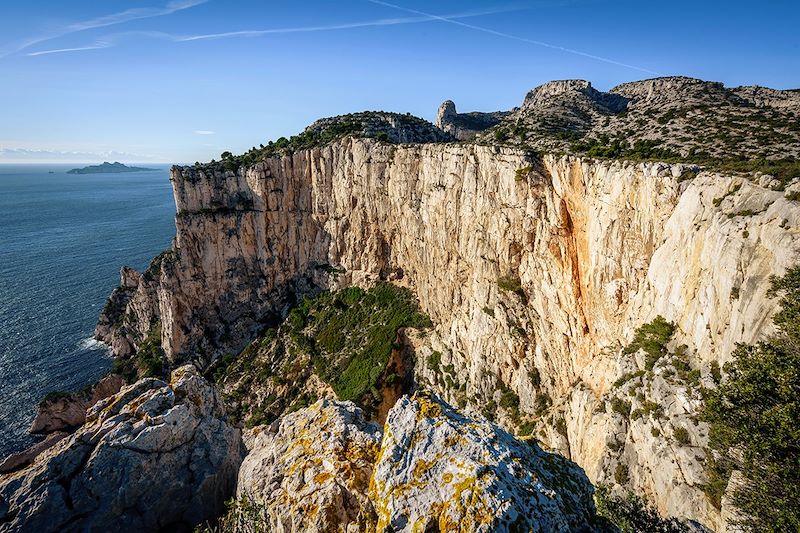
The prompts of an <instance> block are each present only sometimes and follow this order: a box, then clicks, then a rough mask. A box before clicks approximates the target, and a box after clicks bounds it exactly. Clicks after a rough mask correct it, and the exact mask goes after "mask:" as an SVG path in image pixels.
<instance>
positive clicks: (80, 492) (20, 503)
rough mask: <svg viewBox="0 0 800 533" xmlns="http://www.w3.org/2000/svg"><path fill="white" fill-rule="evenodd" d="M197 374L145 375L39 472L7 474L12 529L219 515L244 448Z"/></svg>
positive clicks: (1, 516) (3, 521)
mask: <svg viewBox="0 0 800 533" xmlns="http://www.w3.org/2000/svg"><path fill="white" fill-rule="evenodd" d="M224 415H225V411H224V408H223V405H222V402H221V400H220V398H219V396H218V394H217V393H216V391H215V390H214V389H213V388H212V387H211V386H210V385H209V384H208V383H207V382H206V381H205V380H203V379H202V378H201V377H199V375H198V374H197V373H196V371H195V370H194V367H192V366H184V367H181V368H179V369H177V370H175V371H174V372H173V374H172V380H171V382H170V383H169V384H168V383H165V382H163V381H160V380H157V379H143V380H140V381H138V382H137V383H135V384H133V385H130V386H128V387H125V388H123V389H122V390H121V391H120V392H119V393H118V394H116V395H114V396H111V397H110V398H107V399H105V400H103V401H101V402H99V403H98V404H96V405H95V406H93V407H92V408H91V409H90V410H89V412H88V414H87V422H86V424H85V425H84V426H83V427H81V428H80V429H79V430H78V431H76V432H75V433H73V434H72V435H71V436H69V437H67V438H65V439H63V440H61V441H60V442H58V443H57V444H56V445H55V446H53V447H52V448H50V449H49V450H47V451H46V452H44V453H42V454H41V455H40V456H39V457H37V458H36V460H35V461H34V462H33V464H31V465H30V466H29V467H27V468H25V469H23V470H20V471H17V472H14V473H12V474H7V475H3V476H0V529H2V530H3V531H37V532H47V531H72V530H81V531H84V530H91V531H154V530H161V529H169V530H173V531H182V530H190V529H191V528H192V526H194V525H195V524H198V523H200V522H202V521H204V520H207V519H210V518H213V517H215V516H217V515H218V514H219V513H220V512H221V511H222V510H223V503H224V501H225V499H226V498H228V497H230V496H231V495H232V493H233V490H234V487H235V484H236V474H237V470H238V468H239V465H240V463H241V460H242V456H243V452H244V446H243V444H242V441H241V436H240V434H239V431H238V430H237V429H234V428H233V427H231V426H229V425H228V424H227V423H226V422H225V419H224Z"/></svg>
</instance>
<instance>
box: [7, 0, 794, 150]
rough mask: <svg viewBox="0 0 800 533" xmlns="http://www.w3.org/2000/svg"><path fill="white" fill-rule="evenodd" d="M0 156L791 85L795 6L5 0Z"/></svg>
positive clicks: (252, 140)
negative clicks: (622, 90)
mask: <svg viewBox="0 0 800 533" xmlns="http://www.w3.org/2000/svg"><path fill="white" fill-rule="evenodd" d="M0 12H1V13H2V16H0V101H2V108H1V109H2V112H1V113H0V162H17V161H30V162H43V161H51V162H55V161H76V162H77V161H81V162H97V161H101V160H103V159H118V160H121V161H125V162H147V161H150V162H167V163H186V162H194V161H195V160H201V161H202V160H208V159H211V158H213V157H218V155H219V154H220V153H221V152H222V151H224V150H231V151H233V152H242V151H244V150H246V149H247V148H249V147H250V146H253V145H258V144H260V143H263V142H266V141H267V140H269V139H275V138H277V137H280V136H282V135H286V136H288V135H291V134H294V133H297V132H299V131H301V130H302V128H303V127H304V126H306V125H307V124H308V123H310V122H311V121H313V120H314V119H316V118H319V117H322V116H330V115H336V114H341V113H346V112H351V111H360V110H365V109H383V110H387V111H399V112H407V111H408V112H411V113H413V114H415V115H419V116H422V117H424V118H427V119H429V120H432V119H433V118H434V116H435V112H436V108H437V107H438V106H439V104H440V103H441V102H442V101H443V100H445V99H448V98H449V99H452V100H454V101H455V102H456V105H457V107H458V109H459V110H460V111H468V110H482V111H491V110H497V109H510V108H511V107H513V106H515V105H518V104H519V103H520V102H521V101H522V99H523V97H524V95H525V93H526V92H527V91H528V90H529V89H531V88H532V87H534V86H536V85H538V84H540V83H543V82H545V81H548V80H552V79H565V78H583V79H588V80H590V81H592V83H593V84H594V85H595V87H597V88H599V89H609V88H611V87H613V86H614V85H616V84H618V83H621V82H625V81H631V80H636V79H643V78H649V77H654V76H657V75H674V74H682V75H688V76H694V77H698V78H703V79H708V80H717V81H722V82H724V83H725V84H726V85H728V86H736V85H748V84H758V85H766V86H770V87H775V88H779V89H788V88H797V87H800V32H798V30H797V28H798V23H800V7H797V6H796V5H795V2H790V1H774V2H769V1H766V2H758V3H756V2H751V1H748V2H743V1H698V0H692V1H682V0H678V1H658V2H650V1H646V0H638V1H633V0H630V1H601V0H595V1H593V0H574V1H570V0H562V1H547V0H541V1H514V0H510V1H509V2H488V1H475V2H464V1H461V2H456V1H442V2H431V1H428V2H422V1H420V0H387V1H386V2H384V1H383V0H339V1H335V2H333V1H329V2H322V1H296V2H263V1H261V2H259V1H252V2H250V1H235V0H206V1H203V0H177V1H172V2H170V1H169V0H140V1H136V0H128V1H120V0H105V1H103V2H80V1H73V2H63V1H61V0H58V1H56V0H51V1H43V0H27V1H24V2H23V1H19V2H12V1H4V2H3V6H2V8H0Z"/></svg>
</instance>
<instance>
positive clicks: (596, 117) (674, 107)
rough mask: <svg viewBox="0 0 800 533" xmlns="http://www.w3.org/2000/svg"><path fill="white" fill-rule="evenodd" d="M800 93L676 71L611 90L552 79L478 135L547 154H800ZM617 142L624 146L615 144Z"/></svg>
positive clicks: (704, 157)
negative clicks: (799, 118) (734, 84)
mask: <svg viewBox="0 0 800 533" xmlns="http://www.w3.org/2000/svg"><path fill="white" fill-rule="evenodd" d="M798 113H800V93H798V91H796V90H795V91H791V90H790V91H779V90H775V89H768V88H765V87H737V88H727V87H724V86H723V84H721V83H719V82H709V81H703V80H699V79H695V78H688V77H685V76H669V77H663V78H654V79H649V80H641V81H634V82H630V83H623V84H621V85H618V86H617V87H614V88H613V89H611V90H610V91H608V92H603V91H598V90H597V89H595V88H594V87H592V84H591V83H590V82H588V81H585V80H560V81H552V82H548V83H545V84H543V85H541V86H539V87H536V88H535V89H533V90H532V91H530V92H529V93H528V95H527V96H526V98H525V101H524V102H523V104H522V106H520V107H519V108H518V109H516V110H514V111H513V112H512V113H510V114H509V115H508V116H506V117H504V118H503V120H502V121H501V122H500V123H499V124H497V125H496V126H494V127H492V128H490V129H489V130H487V131H485V132H483V133H479V134H478V136H477V138H478V140H479V141H483V142H496V141H497V140H501V141H502V142H503V143H504V144H515V145H518V146H520V147H523V148H528V149H535V150H538V151H541V152H556V153H560V152H572V153H585V152H588V151H590V150H591V148H592V147H595V150H596V151H597V152H598V153H601V154H604V155H606V156H607V157H617V158H626V157H628V154H630V156H629V157H631V158H636V159H640V158H647V159H654V158H670V159H677V158H679V157H683V158H686V159H687V160H689V161H697V162H708V161H709V160H714V159H718V160H723V161H724V160H727V161H732V162H737V161H738V162H741V161H742V160H746V159H750V160H757V159H762V158H765V157H766V158H769V159H772V160H780V159H786V158H796V157H798V155H800V130H798V129H797V128H796V127H795V126H794V124H796V122H797V116H798ZM615 141H616V143H617V144H615Z"/></svg>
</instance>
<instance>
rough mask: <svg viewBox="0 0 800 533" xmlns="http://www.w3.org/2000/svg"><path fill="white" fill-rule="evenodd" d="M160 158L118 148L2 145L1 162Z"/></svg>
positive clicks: (131, 160) (66, 161) (133, 160)
mask: <svg viewBox="0 0 800 533" xmlns="http://www.w3.org/2000/svg"><path fill="white" fill-rule="evenodd" d="M158 160H159V158H158V157H155V156H152V155H143V154H134V153H128V152H119V151H116V150H109V151H101V152H93V151H81V150H75V151H73V150H39V149H31V148H2V147H0V162H3V163H34V162H51V163H59V162H62V163H72V162H80V163H85V162H89V161H126V162H145V161H158Z"/></svg>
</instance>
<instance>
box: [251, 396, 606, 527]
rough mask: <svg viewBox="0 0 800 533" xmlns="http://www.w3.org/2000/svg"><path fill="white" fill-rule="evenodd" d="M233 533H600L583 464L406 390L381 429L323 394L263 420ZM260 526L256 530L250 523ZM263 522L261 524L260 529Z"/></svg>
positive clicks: (349, 404)
mask: <svg viewBox="0 0 800 533" xmlns="http://www.w3.org/2000/svg"><path fill="white" fill-rule="evenodd" d="M254 433H255V436H254V437H253V439H252V440H250V453H249V455H248V456H247V458H246V459H245V461H244V463H243V464H242V468H241V470H240V472H239V481H238V489H237V494H238V496H239V498H240V500H241V499H243V498H249V499H250V500H251V501H253V502H254V503H255V504H256V508H257V509H259V510H260V511H259V516H258V519H259V520H260V522H259V524H258V525H257V526H256V525H255V524H253V523H252V520H253V517H252V516H251V515H248V514H247V513H246V512H245V513H242V514H241V515H240V516H239V517H238V520H236V531H252V530H263V529H264V528H266V531H281V532H285V533H289V532H301V531H302V532H323V531H324V532H328V531H337V532H342V533H345V532H346V533H359V532H367V531H369V532H373V531H382V532H386V531H394V532H395V533H400V532H412V531H414V532H416V531H464V532H466V531H469V532H481V531H482V532H489V531H491V532H510V531H548V532H562V531H563V532H567V531H592V530H593V528H595V525H596V524H597V518H596V516H595V508H594V503H593V500H592V493H593V488H592V485H591V484H590V483H589V480H588V478H587V477H586V475H585V474H584V473H583V470H582V469H581V468H580V467H578V466H577V465H576V464H575V463H573V462H571V461H569V460H567V459H565V458H564V457H561V456H559V455H557V454H552V453H547V452H545V451H543V450H542V449H541V448H540V447H539V446H538V445H537V444H536V443H535V442H534V441H528V442H524V441H520V440H517V439H515V438H514V437H513V436H511V435H510V434H509V433H507V432H505V431H503V430H502V429H500V428H498V427H497V426H495V425H494V424H491V423H490V422H489V421H488V420H486V419H485V418H483V417H481V416H479V415H478V416H473V415H471V414H463V413H461V412H458V411H456V410H455V409H453V408H452V407H450V406H449V405H448V404H446V403H445V402H443V401H442V400H440V399H438V398H437V397H435V396H433V395H431V394H426V393H419V392H418V393H417V394H415V395H414V396H412V397H408V396H404V397H403V398H401V399H400V400H399V401H398V402H397V403H396V404H395V406H394V407H393V408H392V409H391V410H390V411H389V414H388V418H387V420H386V425H385V426H384V428H383V431H381V429H380V428H378V427H377V426H375V425H373V424H371V423H369V422H367V421H365V419H364V415H363V412H362V411H361V409H359V408H358V407H356V406H355V405H354V404H353V403H352V402H338V401H331V400H319V401H318V402H317V403H316V404H314V405H312V406H310V407H307V408H305V409H301V410H299V411H297V412H294V413H291V414H288V415H285V416H283V417H281V418H280V419H278V420H277V421H275V422H274V423H272V424H271V425H270V426H268V427H267V426H261V427H259V428H256V430H255V431H254ZM250 526H255V527H250ZM259 528H260V529H259Z"/></svg>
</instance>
